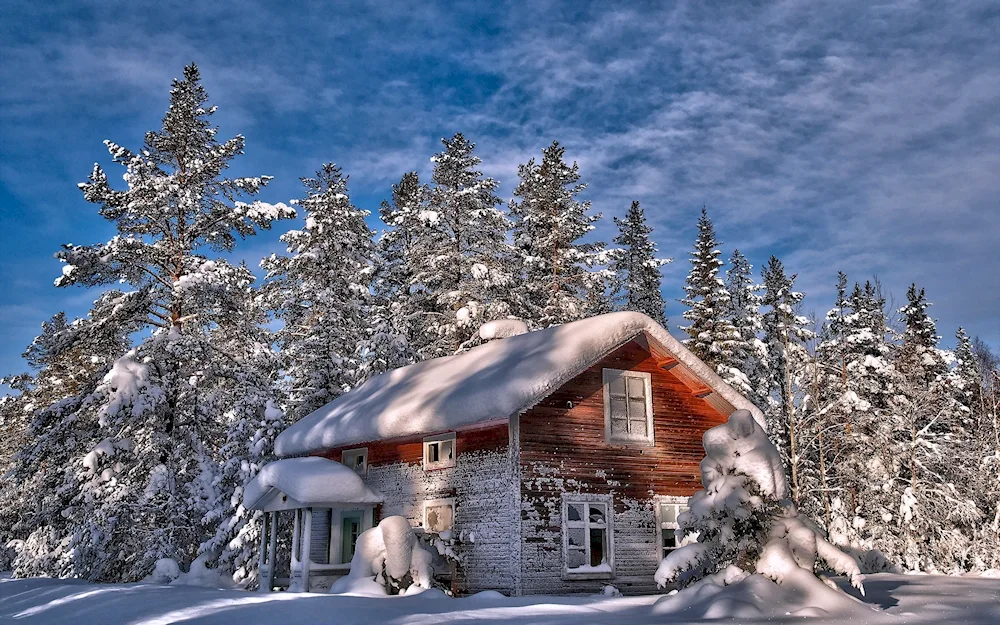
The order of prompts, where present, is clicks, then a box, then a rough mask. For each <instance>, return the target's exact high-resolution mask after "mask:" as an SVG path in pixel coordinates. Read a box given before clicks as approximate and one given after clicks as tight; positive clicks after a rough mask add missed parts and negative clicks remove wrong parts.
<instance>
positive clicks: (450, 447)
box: [441, 441, 455, 460]
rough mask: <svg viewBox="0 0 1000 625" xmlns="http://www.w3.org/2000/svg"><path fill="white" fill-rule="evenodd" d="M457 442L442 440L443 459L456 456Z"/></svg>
mask: <svg viewBox="0 0 1000 625" xmlns="http://www.w3.org/2000/svg"><path fill="white" fill-rule="evenodd" d="M454 447H455V444H454V442H452V441H441V459H442V460H451V459H452V458H454V457H455V454H454V453H453V452H454Z"/></svg>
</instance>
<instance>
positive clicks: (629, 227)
mask: <svg viewBox="0 0 1000 625" xmlns="http://www.w3.org/2000/svg"><path fill="white" fill-rule="evenodd" d="M614 221H615V225H616V226H618V236H616V237H615V238H614V239H613V240H614V242H615V243H616V244H618V245H619V246H620V247H619V248H617V249H615V250H611V251H610V252H609V256H610V258H611V263H610V264H609V266H608V269H610V270H611V272H612V274H613V276H614V277H613V279H612V280H613V282H612V284H613V285H614V288H613V291H612V293H613V301H614V307H615V309H616V310H631V311H635V312H641V313H643V314H645V315H646V316H648V317H650V318H651V319H653V320H654V321H656V322H657V323H659V324H660V325H661V326H663V327H667V315H666V303H665V302H664V301H663V293H661V292H660V282H661V281H662V276H661V275H660V267H662V266H663V265H666V264H668V263H671V262H673V259H672V258H659V255H658V250H657V249H656V243H654V242H653V240H652V239H651V238H650V236H649V235H650V234H652V232H653V229H652V228H651V227H650V226H649V225H648V224H647V223H646V215H645V213H644V212H643V210H642V207H641V206H640V205H639V202H638V201H634V202H632V205H631V206H629V209H628V211H627V212H626V213H625V216H624V217H622V218H621V219H619V218H618V217H615V218H614Z"/></svg>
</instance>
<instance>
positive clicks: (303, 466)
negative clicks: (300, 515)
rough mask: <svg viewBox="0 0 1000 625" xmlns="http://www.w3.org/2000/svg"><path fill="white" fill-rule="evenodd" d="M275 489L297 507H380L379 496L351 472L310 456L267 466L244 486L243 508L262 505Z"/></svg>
mask: <svg viewBox="0 0 1000 625" xmlns="http://www.w3.org/2000/svg"><path fill="white" fill-rule="evenodd" d="M272 488H273V489H277V490H279V491H281V492H282V493H285V494H286V495H288V496H289V497H291V498H292V499H294V500H296V501H298V502H299V503H304V504H305V503H355V504H364V503H381V501H382V495H380V494H378V493H376V492H375V491H373V490H371V489H370V488H368V486H366V485H365V483H364V480H362V479H361V476H359V475H358V474H357V473H355V472H354V471H353V470H352V469H349V468H348V467H345V466H344V465H342V464H340V463H339V462H334V461H333V460H328V459H326V458H319V457H316V456H310V457H306V458H286V459H284V460H277V461H275V462H272V463H270V464H267V465H265V466H264V468H262V469H261V470H260V472H259V473H258V474H257V475H256V477H254V478H253V479H252V480H250V482H249V483H248V484H247V485H246V488H245V489H244V491H243V502H244V503H243V505H244V506H246V507H247V508H251V509H253V508H254V507H255V506H259V505H263V504H264V503H266V501H264V499H265V497H266V495H267V494H268V491H270V490H271V489H272Z"/></svg>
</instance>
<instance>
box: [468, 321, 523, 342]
mask: <svg viewBox="0 0 1000 625" xmlns="http://www.w3.org/2000/svg"><path fill="white" fill-rule="evenodd" d="M527 332H528V324H526V323H524V322H523V321H521V320H520V319H497V320H496V321H487V322H486V323H484V324H483V325H482V327H480V328H479V338H481V339H483V340H484V341H492V340H493V339H506V338H510V337H512V336H518V335H520V334H526V333H527Z"/></svg>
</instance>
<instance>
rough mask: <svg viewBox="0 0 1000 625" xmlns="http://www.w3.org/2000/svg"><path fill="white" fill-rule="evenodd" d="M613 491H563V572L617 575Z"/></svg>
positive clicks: (593, 576)
mask: <svg viewBox="0 0 1000 625" xmlns="http://www.w3.org/2000/svg"><path fill="white" fill-rule="evenodd" d="M613 516H614V510H613V509H612V504H611V497H610V496H609V495H586V494H569V493H566V494H564V495H563V517H562V518H563V557H564V562H563V572H564V574H565V575H566V576H568V577H589V578H609V577H612V576H613V575H614V570H615V569H614V551H615V550H614V538H613V537H614V531H613V526H612V525H613V522H612V518H613Z"/></svg>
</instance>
